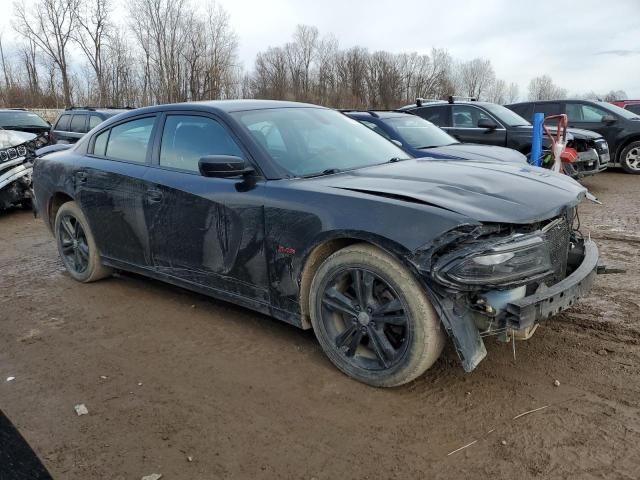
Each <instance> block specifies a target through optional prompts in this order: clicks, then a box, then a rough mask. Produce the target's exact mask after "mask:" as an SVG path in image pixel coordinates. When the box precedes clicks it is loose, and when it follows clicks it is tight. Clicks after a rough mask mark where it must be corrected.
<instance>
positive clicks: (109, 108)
mask: <svg viewBox="0 0 640 480" xmlns="http://www.w3.org/2000/svg"><path fill="white" fill-rule="evenodd" d="M71 110H89V111H90V112H95V111H96V110H133V107H130V106H128V105H127V106H125V107H116V106H113V105H109V106H107V107H90V106H85V107H67V108H65V111H71Z"/></svg>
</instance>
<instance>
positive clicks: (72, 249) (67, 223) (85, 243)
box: [54, 202, 112, 283]
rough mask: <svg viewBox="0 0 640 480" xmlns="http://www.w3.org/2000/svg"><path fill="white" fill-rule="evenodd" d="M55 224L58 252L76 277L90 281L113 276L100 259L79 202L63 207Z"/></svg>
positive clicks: (85, 281)
mask: <svg viewBox="0 0 640 480" xmlns="http://www.w3.org/2000/svg"><path fill="white" fill-rule="evenodd" d="M54 225H55V229H54V232H55V236H56V244H57V246H58V253H59V254H60V258H61V259H62V262H63V263H64V266H65V268H66V269H67V271H68V272H69V275H71V277H73V279H74V280H77V281H78V282H83V283H89V282H95V281H96V280H100V279H102V278H105V277H108V276H110V275H111V273H112V271H111V269H110V268H107V267H105V266H104V265H102V262H101V261H100V252H99V251H98V247H97V246H96V242H95V239H94V237H93V234H92V233H91V229H90V228H89V223H88V222H87V219H86V218H85V216H84V214H83V213H82V210H80V207H79V206H78V204H77V203H76V202H67V203H65V204H63V205H62V206H61V207H60V209H59V210H58V213H57V214H56V219H55V224H54Z"/></svg>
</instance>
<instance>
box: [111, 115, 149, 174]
mask: <svg viewBox="0 0 640 480" xmlns="http://www.w3.org/2000/svg"><path fill="white" fill-rule="evenodd" d="M154 121H155V117H149V118H141V119H139V120H132V121H130V122H126V123H122V124H120V125H117V126H115V127H113V128H112V129H111V135H110V136H109V142H108V143H107V151H106V156H107V157H109V158H115V159H118V160H126V161H129V162H136V163H144V162H145V161H146V158H147V147H148V145H149V139H150V138H151V131H152V130H153V123H154Z"/></svg>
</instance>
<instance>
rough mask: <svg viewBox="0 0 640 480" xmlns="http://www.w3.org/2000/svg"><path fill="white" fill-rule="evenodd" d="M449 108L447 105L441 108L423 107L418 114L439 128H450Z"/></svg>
mask: <svg viewBox="0 0 640 480" xmlns="http://www.w3.org/2000/svg"><path fill="white" fill-rule="evenodd" d="M447 108H448V107H447V105H442V106H439V107H423V108H419V109H418V110H417V113H418V115H420V116H421V117H422V118H424V119H425V120H428V121H429V122H431V123H433V124H435V125H438V126H439V127H448V126H449V120H448V118H447Z"/></svg>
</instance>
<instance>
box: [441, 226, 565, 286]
mask: <svg viewBox="0 0 640 480" xmlns="http://www.w3.org/2000/svg"><path fill="white" fill-rule="evenodd" d="M457 253H458V254H456V252H454V253H452V254H449V255H447V256H445V257H443V258H442V259H440V260H439V261H438V262H437V263H436V265H435V267H434V274H435V276H436V278H437V279H438V280H440V281H442V282H443V283H445V284H451V283H453V284H455V285H458V286H469V287H475V286H487V287H494V286H507V285H512V284H514V283H517V282H518V281H520V282H522V281H523V280H526V281H527V282H528V281H530V280H531V279H538V278H541V277H545V276H547V275H549V274H552V273H553V265H552V264H551V256H550V252H549V248H548V245H547V242H546V241H545V239H544V238H543V237H542V236H539V235H528V236H526V237H525V238H520V239H518V240H513V241H509V242H504V243H500V244H497V245H495V246H489V247H488V248H483V249H480V250H477V251H475V252H474V251H471V252H469V253H468V254H464V253H462V252H457Z"/></svg>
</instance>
